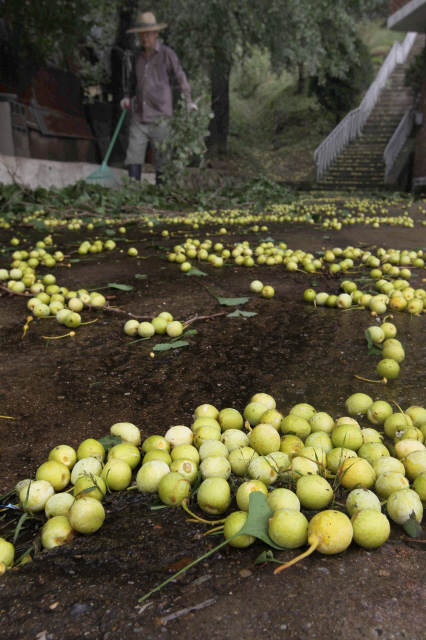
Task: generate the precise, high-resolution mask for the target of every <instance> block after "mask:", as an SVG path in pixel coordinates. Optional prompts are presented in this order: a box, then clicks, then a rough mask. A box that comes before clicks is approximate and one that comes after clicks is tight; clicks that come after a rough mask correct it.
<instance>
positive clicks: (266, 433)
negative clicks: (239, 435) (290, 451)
mask: <svg viewBox="0 0 426 640" xmlns="http://www.w3.org/2000/svg"><path fill="white" fill-rule="evenodd" d="M249 442H250V446H251V447H252V449H254V450H255V451H257V453H258V454H259V455H262V456H266V455H268V453H273V452H274V451H279V449H280V444H281V440H280V436H279V433H278V431H277V430H276V429H275V427H273V426H272V425H270V424H258V425H257V426H256V427H255V428H254V429H253V430H252V431H251V433H250V435H249Z"/></svg>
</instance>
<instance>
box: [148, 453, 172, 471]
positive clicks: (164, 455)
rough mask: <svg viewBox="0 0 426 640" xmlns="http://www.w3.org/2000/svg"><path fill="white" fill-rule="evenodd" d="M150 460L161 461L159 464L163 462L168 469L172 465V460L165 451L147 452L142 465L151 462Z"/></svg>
mask: <svg viewBox="0 0 426 640" xmlns="http://www.w3.org/2000/svg"><path fill="white" fill-rule="evenodd" d="M152 460H161V462H165V463H166V464H167V466H169V467H170V465H171V464H172V458H171V456H170V454H169V453H167V451H161V450H160V449H151V451H148V453H146V454H145V455H144V457H143V460H142V465H144V464H146V463H147V462H151V461H152Z"/></svg>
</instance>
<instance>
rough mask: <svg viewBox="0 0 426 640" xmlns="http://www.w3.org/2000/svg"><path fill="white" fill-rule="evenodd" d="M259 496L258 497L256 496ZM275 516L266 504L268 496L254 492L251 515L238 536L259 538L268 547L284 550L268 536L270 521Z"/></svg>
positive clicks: (251, 499) (250, 502) (250, 508)
mask: <svg viewBox="0 0 426 640" xmlns="http://www.w3.org/2000/svg"><path fill="white" fill-rule="evenodd" d="M256 494H257V495H256ZM273 515H274V512H273V511H272V509H271V508H270V507H269V505H268V503H267V502H266V496H265V495H264V494H263V493H262V492H261V491H252V492H251V494H250V495H249V514H248V518H247V520H246V522H245V525H244V526H243V528H242V529H240V530H239V532H238V535H243V534H245V535H248V536H254V537H255V538H259V540H262V541H263V542H266V544H267V545H269V546H270V547H273V548H274V549H280V550H281V549H282V548H283V547H279V546H278V545H276V544H275V543H274V542H272V540H271V538H270V537H269V535H268V528H269V520H270V519H271V518H272V516H273Z"/></svg>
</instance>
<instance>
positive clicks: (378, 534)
mask: <svg viewBox="0 0 426 640" xmlns="http://www.w3.org/2000/svg"><path fill="white" fill-rule="evenodd" d="M351 523H352V528H353V532H354V535H353V539H354V542H356V543H357V544H358V545H359V546H360V547H363V548H364V549H376V548H377V547H380V546H381V545H382V544H384V543H385V542H386V540H387V539H388V538H389V535H390V524H389V520H388V519H387V517H386V516H385V515H384V513H379V511H376V510H375V509H362V510H361V511H357V512H356V513H355V514H354V515H353V516H352V519H351Z"/></svg>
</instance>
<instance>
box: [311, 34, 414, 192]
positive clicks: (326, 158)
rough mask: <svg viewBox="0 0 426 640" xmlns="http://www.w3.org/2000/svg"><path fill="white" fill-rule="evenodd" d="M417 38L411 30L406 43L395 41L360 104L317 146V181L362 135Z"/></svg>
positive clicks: (315, 158) (315, 153)
mask: <svg viewBox="0 0 426 640" xmlns="http://www.w3.org/2000/svg"><path fill="white" fill-rule="evenodd" d="M416 38H417V33H414V32H410V33H407V35H406V37H405V39H404V41H403V42H402V43H401V42H395V43H394V45H393V47H392V49H391V50H390V51H389V53H388V55H387V57H386V60H385V61H384V62H383V64H382V66H381V67H380V69H379V72H378V73H377V76H376V78H375V79H374V81H373V83H372V84H371V86H370V88H369V89H368V91H367V93H366V94H365V96H364V98H363V100H362V102H361V104H360V105H359V107H358V108H357V109H354V110H353V111H350V112H349V113H348V114H347V115H346V116H345V117H344V118H343V120H342V121H341V122H340V123H339V124H338V125H337V127H336V128H335V129H333V131H332V132H331V133H330V135H329V136H328V137H327V138H326V139H325V140H324V141H323V142H322V143H321V144H320V145H319V147H317V149H315V152H314V160H315V164H316V165H317V180H319V179H320V178H321V177H322V175H323V174H324V172H325V171H326V170H327V169H328V167H329V166H330V164H331V163H332V162H333V160H335V159H336V158H337V157H338V156H339V155H340V154H341V153H342V151H343V149H344V148H345V147H347V145H348V144H349V142H350V141H351V140H353V139H354V138H356V137H357V136H359V135H360V133H361V131H362V129H363V127H364V125H365V123H366V122H367V120H368V117H369V115H370V113H371V112H372V110H373V109H374V107H375V105H376V103H377V100H378V98H379V95H380V92H381V90H382V89H383V87H384V86H385V85H386V82H387V81H388V79H389V77H390V75H391V74H392V72H393V71H394V69H395V67H396V65H397V64H404V62H405V61H406V59H407V56H408V54H409V53H410V51H411V48H412V46H413V44H414V42H415V40H416Z"/></svg>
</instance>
